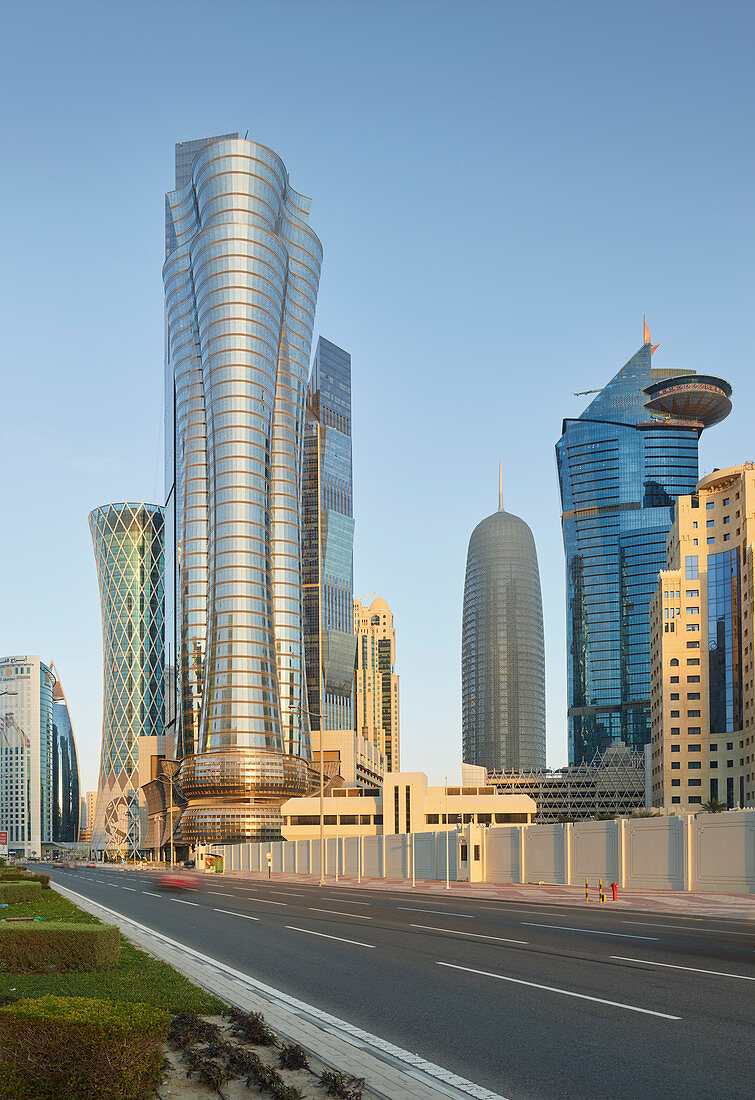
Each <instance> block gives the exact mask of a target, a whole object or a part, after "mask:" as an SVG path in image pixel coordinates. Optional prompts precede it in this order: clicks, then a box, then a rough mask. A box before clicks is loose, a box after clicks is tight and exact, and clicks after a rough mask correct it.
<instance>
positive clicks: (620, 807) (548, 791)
mask: <svg viewBox="0 0 755 1100" xmlns="http://www.w3.org/2000/svg"><path fill="white" fill-rule="evenodd" d="M462 783H463V784H464V786H463V787H462V790H466V789H467V786H468V785H470V784H475V783H476V784H482V783H484V784H486V785H487V786H488V787H491V788H492V789H494V790H496V791H498V792H499V793H501V794H528V795H530V796H531V797H532V798H533V799H534V800H535V802H536V803H537V814H536V816H535V822H536V824H538V825H549V824H552V823H553V822H557V821H588V820H590V819H591V818H595V817H598V816H600V815H607V814H611V815H615V816H617V817H619V816H627V817H628V816H629V815H630V814H632V813H636V812H638V811H639V810H642V809H644V808H645V807H646V806H647V804H648V796H647V789H646V754H645V753H644V752H633V751H632V750H631V749H630V748H629V747H628V746H627V745H625V744H624V743H623V742H620V741H617V742H616V743H615V744H613V745H611V746H610V748H608V749H606V750H605V752H603V753H596V755H595V756H594V757H593V759H592V760H591V761H590V762H589V763H585V764H575V765H572V766H571V767H568V768H559V769H557V770H555V771H548V770H546V769H545V768H527V769H519V770H516V771H500V772H493V771H486V770H485V768H478V767H474V766H473V765H470V764H464V765H462Z"/></svg>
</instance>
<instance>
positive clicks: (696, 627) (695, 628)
mask: <svg viewBox="0 0 755 1100" xmlns="http://www.w3.org/2000/svg"><path fill="white" fill-rule="evenodd" d="M687 630H689V631H691V633H693V634H699V633H700V624H699V623H687Z"/></svg>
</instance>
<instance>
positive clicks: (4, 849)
mask: <svg viewBox="0 0 755 1100" xmlns="http://www.w3.org/2000/svg"><path fill="white" fill-rule="evenodd" d="M7 854H8V830H7V829H0V856H7Z"/></svg>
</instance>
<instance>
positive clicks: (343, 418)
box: [303, 336, 356, 730]
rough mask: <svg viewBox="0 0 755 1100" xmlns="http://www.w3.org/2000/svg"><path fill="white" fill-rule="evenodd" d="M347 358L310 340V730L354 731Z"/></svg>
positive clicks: (306, 499) (306, 507)
mask: <svg viewBox="0 0 755 1100" xmlns="http://www.w3.org/2000/svg"><path fill="white" fill-rule="evenodd" d="M352 489H353V482H352V468H351V356H350V355H349V353H348V352H346V351H343V349H342V348H339V347H337V346H336V345H335V344H332V343H331V342H330V340H325V339H324V338H323V337H322V336H321V337H320V338H319V340H318V342H317V350H316V352H315V357H314V362H313V364H312V373H311V376H310V380H309V390H308V393H307V417H306V426H305V434H304V476H303V513H304V610H305V635H304V638H305V652H306V662H307V695H308V699H309V710H310V718H311V724H312V729H327V730H335V729H353V728H354V660H355V656H356V636H355V634H354V609H353V596H352V578H353V551H354V507H353V504H354V502H353V491H352Z"/></svg>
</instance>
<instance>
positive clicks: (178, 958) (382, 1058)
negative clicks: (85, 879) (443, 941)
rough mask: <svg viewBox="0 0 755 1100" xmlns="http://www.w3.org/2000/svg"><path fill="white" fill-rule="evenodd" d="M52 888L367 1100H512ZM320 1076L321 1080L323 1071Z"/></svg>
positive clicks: (85, 899)
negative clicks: (261, 1020)
mask: <svg viewBox="0 0 755 1100" xmlns="http://www.w3.org/2000/svg"><path fill="white" fill-rule="evenodd" d="M124 870H125V868H124ZM50 886H51V887H52V888H53V889H54V890H57V891H58V893H60V894H62V895H63V896H64V897H66V898H69V899H70V900H71V901H73V902H74V903H75V904H76V905H78V906H79V907H80V908H81V909H85V910H86V911H87V912H89V913H93V914H94V915H95V916H96V917H99V918H100V919H101V920H103V921H106V922H107V923H108V924H115V925H117V926H118V927H119V928H120V930H121V932H122V933H123V935H124V936H125V937H126V939H128V940H130V941H131V943H133V944H135V945H136V946H137V947H139V948H141V950H143V951H146V952H147V953H148V954H150V955H153V956H154V957H155V958H157V959H162V960H163V961H164V962H167V963H169V964H170V965H171V966H173V967H174V968H175V969H176V970H178V971H180V972H181V973H182V974H185V975H186V977H187V978H189V980H190V981H192V982H194V983H195V984H196V985H198V986H201V987H202V988H203V989H207V990H208V991H209V992H210V993H214V994H215V996H216V997H220V999H221V1000H223V1001H225V1002H226V1004H231V1005H235V1006H236V1007H237V1008H241V1009H243V1010H244V1011H245V1012H261V1013H262V1014H263V1015H264V1017H265V1020H266V1021H267V1023H268V1024H269V1025H270V1026H271V1027H272V1028H273V1030H274V1031H275V1032H277V1034H278V1035H279V1036H280V1037H281V1038H282V1039H285V1040H286V1041H287V1042H295V1043H299V1044H300V1045H301V1046H303V1047H304V1049H305V1050H306V1051H307V1052H308V1053H309V1054H310V1055H311V1056H312V1058H313V1059H314V1060H315V1061H316V1062H320V1063H322V1066H324V1067H327V1068H329V1069H335V1070H339V1071H340V1072H342V1073H347V1074H352V1075H354V1076H355V1077H363V1078H364V1079H365V1082H366V1088H365V1090H364V1097H365V1100H448V1098H451V1100H470V1098H472V1100H505V1098H504V1097H502V1096H499V1095H498V1094H496V1093H493V1092H491V1091H490V1090H489V1089H486V1088H483V1087H482V1086H480V1085H476V1084H474V1083H473V1082H471V1081H467V1080H465V1079H464V1078H463V1077H459V1076H457V1075H456V1074H454V1073H451V1072H450V1071H449V1070H446V1069H444V1068H443V1067H441V1066H436V1065H435V1064H434V1063H432V1062H428V1061H427V1060H426V1059H424V1058H421V1057H420V1056H419V1055H417V1054H412V1053H411V1052H410V1051H406V1050H402V1049H401V1048H400V1047H396V1046H394V1045H393V1044H392V1043H388V1042H386V1041H385V1040H383V1039H380V1038H378V1037H377V1036H375V1035H371V1034H370V1033H369V1032H366V1031H363V1030H362V1029H361V1028H358V1027H355V1026H354V1025H353V1024H349V1023H348V1022H346V1021H344V1020H339V1019H338V1018H337V1017H336V1016H331V1015H330V1014H329V1013H327V1012H323V1011H321V1010H320V1009H317V1008H314V1007H313V1006H312V1005H308V1004H306V1003H304V1002H303V1001H299V1000H297V999H296V998H294V997H291V996H289V995H288V994H286V993H283V992H281V991H280V990H277V989H273V988H272V987H271V986H268V985H265V984H264V983H263V982H259V981H257V980H256V979H255V978H253V977H252V976H251V975H248V974H244V973H242V972H241V971H238V970H235V969H234V968H233V967H230V966H227V965H226V964H225V963H222V962H220V961H218V960H217V959H213V958H211V957H209V956H207V955H204V954H203V953H202V952H200V951H195V950H194V949H192V948H190V947H188V946H187V945H186V944H182V943H178V942H177V941H175V940H172V939H170V938H169V937H168V936H164V935H162V934H161V933H160V932H156V931H154V930H152V929H151V928H147V927H146V926H145V925H143V924H141V923H139V922H138V921H135V920H133V919H131V918H130V917H126V916H124V915H123V914H121V913H118V912H117V911H115V910H113V909H110V908H108V907H107V906H104V905H100V904H99V903H97V902H95V901H93V900H92V899H91V898H88V897H84V896H83V895H82V894H79V893H77V892H76V891H74V890H70V889H69V888H68V887H66V886H63V885H61V884H60V883H59V882H51V883H50ZM313 1068H314V1069H318V1072H319V1068H318V1067H317V1066H313Z"/></svg>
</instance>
